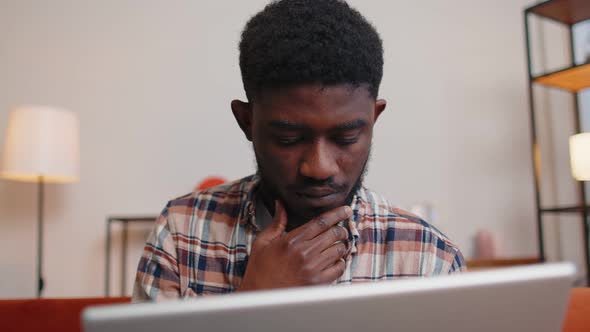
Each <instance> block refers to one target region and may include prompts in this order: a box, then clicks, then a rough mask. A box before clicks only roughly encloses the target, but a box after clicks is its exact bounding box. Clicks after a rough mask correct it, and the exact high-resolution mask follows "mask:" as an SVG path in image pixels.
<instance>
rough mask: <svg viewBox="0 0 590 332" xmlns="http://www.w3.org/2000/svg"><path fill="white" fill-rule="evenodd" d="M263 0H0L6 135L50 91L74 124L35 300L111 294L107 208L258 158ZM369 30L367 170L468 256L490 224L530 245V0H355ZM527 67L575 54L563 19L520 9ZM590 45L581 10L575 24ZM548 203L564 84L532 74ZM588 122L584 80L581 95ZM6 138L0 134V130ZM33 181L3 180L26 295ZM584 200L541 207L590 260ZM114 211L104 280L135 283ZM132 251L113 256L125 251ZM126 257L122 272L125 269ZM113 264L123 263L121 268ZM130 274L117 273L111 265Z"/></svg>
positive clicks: (10, 243) (566, 176) (4, 206)
mask: <svg viewBox="0 0 590 332" xmlns="http://www.w3.org/2000/svg"><path fill="white" fill-rule="evenodd" d="M266 3H267V0H249V1H195V0H191V1H189V0H176V1H154V0H144V1H132V0H102V1H74V0H54V1H31V0H0V139H3V137H4V136H5V131H6V127H7V123H8V117H9V113H10V111H11V110H13V109H14V108H15V107H17V106H19V105H23V104H35V105H36V104H39V105H55V106H59V107H63V108H65V109H68V110H71V111H74V112H75V113H77V115H78V117H79V121H80V157H81V158H80V181H79V182H77V183H72V184H60V185H57V184H48V185H46V187H45V211H44V215H45V220H44V228H45V229H44V244H43V250H44V262H43V264H44V273H43V274H44V279H45V290H44V292H43V296H46V297H87V296H102V295H104V294H105V282H106V278H107V275H106V266H105V260H106V252H105V248H106V247H105V246H106V239H107V219H108V218H109V217H112V216H140V215H142V216H143V215H146V216H151V215H157V214H158V213H159V212H160V211H161V209H162V208H163V207H164V205H165V204H166V202H167V201H168V200H169V199H172V198H174V197H177V196H180V195H183V194H185V193H188V192H190V191H191V190H192V189H193V188H194V187H195V186H196V185H197V184H198V183H200V182H201V181H203V180H204V179H206V178H208V177H210V176H219V177H222V178H225V179H228V180H233V179H237V178H240V177H243V176H245V175H248V174H251V173H253V172H254V170H255V164H254V157H253V154H252V152H251V147H250V145H249V144H248V142H247V141H246V140H245V139H244V137H243V136H242V134H241V132H240V130H239V127H238V126H237V125H236V123H235V121H234V118H233V115H232V114H231V110H230V107H229V105H230V101H231V100H232V99H235V98H239V99H242V100H245V94H244V91H243V88H242V84H241V77H240V72H239V66H238V51H237V44H238V41H239V37H240V32H241V30H242V28H243V26H244V25H245V23H246V21H247V20H248V19H249V17H251V16H252V15H254V14H255V13H256V12H257V11H259V10H261V9H262V8H263V7H264V5H265V4H266ZM349 3H350V4H351V5H352V6H353V7H356V8H357V9H358V10H359V11H360V12H361V13H363V14H364V15H365V16H366V17H367V18H368V19H369V20H370V21H371V22H372V23H373V24H374V25H375V26H376V28H377V30H378V31H379V32H380V34H381V36H382V38H383V41H384V46H385V71H384V79H383V84H382V86H381V90H380V97H381V98H384V99H386V100H387V101H388V108H387V111H386V112H385V113H384V114H383V115H382V116H381V117H380V120H379V122H378V123H377V126H376V129H375V136H374V144H373V153H372V160H371V162H370V165H369V174H368V177H367V179H366V182H365V185H366V186H367V187H369V188H371V189H374V190H376V191H378V192H380V193H382V194H384V195H385V196H386V197H388V198H389V200H390V201H392V202H393V203H394V204H397V205H398V206H400V207H402V208H406V209H411V210H414V211H416V212H418V213H422V214H424V215H425V217H427V218H428V219H430V221H431V222H432V223H433V224H434V225H435V226H437V227H438V228H439V229H441V230H442V231H443V232H444V233H445V234H446V235H448V236H449V237H450V238H451V239H453V240H454V241H455V242H456V243H457V244H458V245H459V247H460V248H462V250H463V252H464V254H465V256H467V257H468V258H469V259H477V258H478V252H477V250H476V247H477V246H476V241H475V240H476V238H477V235H478V234H480V235H481V234H482V232H483V234H487V235H488V236H489V237H491V239H492V242H493V244H494V249H495V250H494V257H496V258H499V259H535V258H536V257H538V255H539V251H538V235H537V234H538V233H537V232H538V230H537V221H536V220H537V219H536V218H537V217H536V206H535V195H534V193H535V188H534V183H533V169H532V161H531V158H532V157H531V154H532V152H531V138H530V126H531V123H530V118H529V116H530V115H529V101H528V81H527V77H528V76H527V75H528V74H527V57H526V47H525V30H524V23H523V10H524V8H526V7H527V6H531V5H533V4H534V2H532V1H530V0H496V1H483V0H448V1H437V0H420V1H377V0H362V1H361V0H350V1H349ZM530 35H531V37H532V40H531V41H532V45H533V46H532V48H531V50H532V52H533V57H532V63H533V71H534V73H533V74H536V73H541V72H547V71H552V70H557V69H560V68H563V67H565V66H568V65H569V61H570V51H569V46H568V45H569V42H570V40H569V37H568V31H567V29H566V28H564V27H562V26H560V25H559V24H558V23H555V22H552V21H550V20H541V19H537V18H535V17H533V18H532V19H531V20H530ZM574 39H575V57H576V62H577V63H578V64H581V63H584V62H585V61H586V59H587V58H588V56H589V54H590V22H588V21H586V22H585V23H581V24H578V25H576V27H575V29H574ZM534 93H535V98H534V100H535V107H536V111H537V129H538V131H539V132H538V134H539V142H540V145H539V146H540V149H541V154H540V156H541V157H540V158H541V160H540V162H541V165H542V169H543V175H542V177H541V191H542V195H541V201H542V202H543V204H546V205H550V206H553V205H559V204H566V205H567V204H571V202H572V201H575V200H576V199H577V198H576V197H577V196H576V195H577V193H578V184H577V182H576V181H575V180H574V179H573V178H572V175H571V172H570V164H569V152H568V138H569V136H570V135H571V134H572V133H573V132H574V130H575V128H574V126H573V124H574V120H573V119H572V116H573V115H572V114H573V113H572V112H571V108H572V104H573V99H572V96H571V94H570V93H568V92H565V91H561V90H557V89H551V88H546V87H543V86H535V87H534ZM580 113H581V121H582V127H583V131H588V128H590V95H589V93H585V92H582V93H581V94H580ZM0 148H1V145H0ZM36 195H37V186H36V184H34V183H22V182H15V181H8V180H0V246H1V249H2V250H0V274H1V275H2V278H0V298H11V297H33V296H34V295H35V292H36V275H35V269H36V265H35V264H36V260H37V247H36V245H37V238H36V229H37V228H36V227H37V219H36V218H37V201H36ZM576 218H579V217H578V216H577V215H567V216H563V215H551V216H549V217H547V218H545V219H544V225H545V233H544V240H545V246H546V256H547V257H546V258H547V259H548V260H550V261H558V260H571V261H574V262H576V263H577V264H578V266H579V267H580V273H581V276H580V277H581V279H582V278H583V274H584V273H585V268H584V259H585V252H587V250H588V248H584V243H583V228H582V224H581V223H580V222H579V221H578V220H577V219H576ZM121 225H122V223H116V222H113V223H112V229H111V232H110V233H111V236H112V246H111V252H112V257H111V266H110V271H109V278H110V279H111V280H110V285H109V288H110V292H111V294H112V293H117V294H118V293H119V292H120V289H121V286H122V285H121V283H122V280H125V282H126V283H127V287H126V289H124V290H123V291H124V292H125V293H127V294H129V293H130V291H131V286H130V285H131V283H132V280H133V276H134V271H135V269H136V266H137V265H136V264H137V260H138V258H139V255H140V253H141V250H142V247H143V241H144V239H145V237H146V235H147V232H149V230H150V225H149V223H137V224H132V225H131V226H130V227H129V229H128V234H127V238H128V240H127V241H128V248H127V250H125V251H123V249H124V248H122V247H121V243H122V240H123V238H122V234H123V232H122V229H121ZM125 261H126V265H125V266H124V267H123V266H122V263H125ZM121 269H125V270H126V271H121ZM122 272H125V274H123V277H121V273H122ZM121 278H123V279H121Z"/></svg>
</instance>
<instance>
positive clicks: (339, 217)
mask: <svg viewBox="0 0 590 332" xmlns="http://www.w3.org/2000/svg"><path fill="white" fill-rule="evenodd" d="M351 215H352V209H351V208H350V207H348V206H342V207H338V208H335V209H333V210H330V211H328V212H325V213H323V214H321V215H320V216H318V217H316V218H314V219H312V220H311V221H309V222H308V223H306V224H305V225H303V226H301V227H299V228H297V229H295V230H293V231H291V232H289V233H288V234H286V235H284V236H283V232H284V230H285V227H286V226H287V212H286V211H285V208H284V207H283V205H282V204H281V203H280V202H279V201H276V202H275V216H274V219H273V223H272V225H270V226H269V227H268V228H267V229H265V230H264V231H263V232H261V233H260V234H259V235H258V236H257V237H256V240H254V244H253V245H252V251H251V254H250V258H249V261H248V267H247V268H246V272H245V274H244V279H243V280H242V284H241V286H240V287H239V289H238V290H239V291H248V290H256V289H273V288H285V287H294V286H305V285H316V284H327V283H331V282H333V281H335V280H336V279H338V278H339V277H340V276H341V275H342V274H343V273H344V270H345V268H346V263H345V260H344V258H343V257H344V256H345V255H346V254H347V253H348V245H347V244H345V243H348V231H347V230H346V229H345V228H344V227H341V226H338V225H336V224H337V223H338V222H340V221H343V220H346V219H348V218H350V216H351Z"/></svg>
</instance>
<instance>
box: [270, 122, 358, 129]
mask: <svg viewBox="0 0 590 332" xmlns="http://www.w3.org/2000/svg"><path fill="white" fill-rule="evenodd" d="M366 125H367V121H366V120H363V119H357V120H352V121H348V122H344V123H341V124H339V125H337V126H335V127H334V128H332V129H330V130H331V131H334V130H352V129H359V128H362V127H364V126H366ZM270 126H271V127H274V128H277V129H286V130H303V129H306V128H307V127H306V126H304V125H302V124H299V123H294V122H291V121H288V120H274V121H271V122H270Z"/></svg>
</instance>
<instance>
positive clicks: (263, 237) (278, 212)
mask: <svg viewBox="0 0 590 332" xmlns="http://www.w3.org/2000/svg"><path fill="white" fill-rule="evenodd" d="M286 227H287V212H286V211H285V207H284V206H283V204H282V203H281V201H280V200H276V201H275V215H274V218H273V222H272V224H271V225H270V226H268V227H267V228H266V229H265V230H264V231H262V232H261V233H260V234H259V235H258V236H257V237H256V239H257V240H259V242H270V241H273V240H274V239H276V238H279V237H281V235H283V232H284V231H285V228H286Z"/></svg>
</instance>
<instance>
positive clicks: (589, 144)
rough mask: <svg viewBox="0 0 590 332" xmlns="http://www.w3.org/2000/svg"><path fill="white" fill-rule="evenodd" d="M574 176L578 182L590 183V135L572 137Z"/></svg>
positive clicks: (571, 153) (571, 149) (571, 156)
mask: <svg viewBox="0 0 590 332" xmlns="http://www.w3.org/2000/svg"><path fill="white" fill-rule="evenodd" d="M570 159H571V164H572V175H573V176H574V178H575V179H576V180H578V181H590V133H582V134H577V135H574V136H571V137H570Z"/></svg>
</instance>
